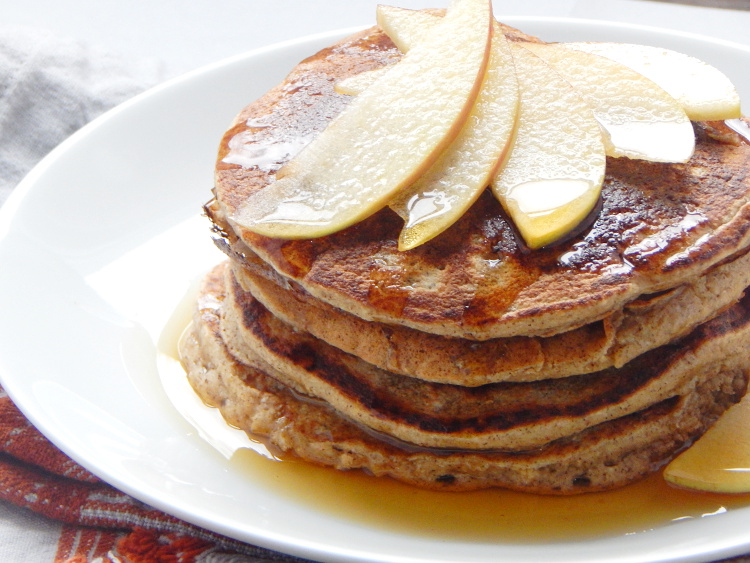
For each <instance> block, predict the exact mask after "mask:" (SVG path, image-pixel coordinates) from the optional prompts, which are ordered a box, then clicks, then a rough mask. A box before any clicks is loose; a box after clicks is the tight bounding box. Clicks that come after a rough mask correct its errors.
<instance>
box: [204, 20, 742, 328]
mask: <svg viewBox="0 0 750 563" xmlns="http://www.w3.org/2000/svg"><path fill="white" fill-rule="evenodd" d="M399 56H400V55H399V52H398V51H397V50H396V49H395V47H394V46H393V45H392V44H391V42H390V41H389V40H388V38H387V37H386V36H385V35H384V34H383V33H382V32H381V31H380V30H379V29H378V28H372V29H370V30H367V31H364V32H362V33H359V34H356V35H354V36H352V37H350V38H348V39H344V40H343V41H341V42H339V43H337V44H335V45H333V46H331V47H329V48H327V49H324V50H322V51H320V52H319V53H317V54H316V55H314V56H312V57H310V58H308V59H306V60H305V61H303V62H302V63H301V64H300V65H298V66H297V67H296V68H295V69H294V70H293V71H292V72H291V74H289V76H288V77H287V78H286V79H285V80H284V81H283V82H282V83H281V84H280V85H279V86H278V87H276V88H274V89H272V90H271V91H270V92H269V93H268V94H266V95H265V96H263V97H262V98H260V99H259V100H257V101H255V102H253V103H251V104H250V105H249V106H247V107H246V108H245V109H244V110H242V111H241V112H240V114H239V115H238V116H237V118H236V120H235V121H234V123H233V125H232V127H231V128H230V129H229V130H228V131H227V133H226V135H225V136H224V138H223V140H222V142H221V146H220V149H219V154H218V162H217V167H216V177H215V195H216V204H215V205H216V207H217V208H218V210H219V214H218V215H221V216H223V217H227V218H229V221H228V225H227V226H225V227H226V228H225V230H224V231H223V233H224V234H225V235H227V237H228V239H227V241H226V242H227V244H226V245H225V247H228V246H231V245H232V244H235V248H234V252H235V253H237V254H241V253H242V246H245V247H247V248H249V250H251V251H252V252H253V253H255V254H257V255H258V256H259V257H260V258H261V259H262V260H263V261H264V262H266V263H267V264H269V266H271V267H272V268H274V270H275V271H276V272H278V273H279V274H280V275H282V276H283V277H285V278H287V279H289V280H292V281H294V282H296V283H298V284H299V285H300V286H301V287H302V288H304V290H305V291H306V292H308V293H309V294H310V295H312V296H313V297H314V298H316V299H318V300H320V301H323V302H325V303H328V304H329V305H331V306H333V307H336V308H338V309H341V310H344V311H346V312H347V313H350V314H353V315H355V316H359V317H361V318H363V319H365V320H370V321H376V322H382V323H387V324H398V325H402V326H407V327H411V328H415V329H418V330H421V331H424V332H428V333H434V334H440V335H444V336H452V337H459V338H467V339H476V340H486V339H492V338H500V337H511V336H519V335H520V336H549V335H552V334H558V333H561V332H567V331H570V330H573V329H575V328H577V327H581V326H584V325H587V324H590V323H593V322H596V321H598V320H601V319H604V318H605V317H607V316H608V315H610V314H611V312H612V311H615V310H619V309H621V308H623V307H624V306H625V304H627V303H628V302H630V301H632V300H634V299H636V298H637V297H639V296H640V295H643V294H651V293H656V292H661V291H665V290H669V289H672V288H675V287H678V286H680V285H683V284H687V283H692V282H694V281H695V280H696V279H697V278H699V277H700V276H702V275H703V274H704V273H705V272H707V271H708V270H710V269H711V268H713V267H715V266H717V265H719V264H721V263H722V262H724V261H726V260H728V259H730V258H731V257H733V256H737V255H739V254H742V253H743V252H744V250H745V249H746V248H747V246H748V243H749V242H750V220H749V219H750V178H749V177H748V170H750V145H748V144H747V143H745V142H738V143H728V142H725V141H722V140H717V138H720V137H721V136H720V135H715V134H710V133H712V131H711V130H707V129H706V128H705V127H704V126H703V125H701V124H696V125H695V129H696V150H695V154H694V156H693V158H692V159H691V160H690V161H689V162H688V163H686V164H664V163H652V162H645V161H635V160H629V159H626V158H610V159H608V161H607V174H606V178H605V182H604V186H603V189H602V198H601V206H600V208H599V209H598V210H597V212H596V213H595V214H594V215H593V216H592V218H591V220H590V222H589V224H587V225H585V228H582V229H581V230H580V232H579V233H578V234H577V235H575V236H572V237H571V238H569V239H568V240H566V241H565V242H563V243H560V244H558V245H556V246H553V247H548V248H544V249H541V250H535V251H533V252H530V251H528V250H527V249H525V248H524V247H523V245H522V243H520V242H519V238H518V237H517V235H516V232H515V230H514V227H513V226H512V225H511V224H510V222H509V221H508V219H507V218H506V216H505V214H504V212H503V210H502V208H501V206H500V204H499V203H498V202H497V201H496V199H495V198H494V197H493V196H492V195H491V194H490V193H489V192H485V193H484V194H483V195H482V196H481V197H480V198H479V200H478V201H477V202H476V203H475V204H474V205H473V206H472V207H471V209H470V210H469V211H468V212H467V213H466V214H465V215H464V216H463V217H462V219H460V220H459V221H458V222H457V223H456V224H454V225H453V226H452V227H451V228H449V229H448V230H447V231H445V232H444V233H443V234H441V235H440V236H438V237H436V238H435V239H433V240H432V241H430V243H428V244H425V245H422V246H420V247H417V248H415V249H413V250H410V251H407V252H399V251H398V250H397V239H398V234H399V232H400V229H401V227H402V224H403V222H402V220H401V219H400V218H399V217H398V216H397V215H396V214H395V213H393V212H392V211H390V210H389V209H387V208H386V209H383V210H381V211H379V212H377V213H375V214H374V215H372V216H371V217H369V218H368V219H366V220H364V221H362V222H361V223H359V224H357V225H354V226H352V227H350V228H348V229H346V230H344V231H341V232H339V233H335V234H332V235H330V236H326V237H322V238H319V239H314V240H293V241H282V240H277V239H270V238H266V237H263V236H260V235H256V234H254V233H252V232H250V231H248V230H245V229H242V228H240V227H238V226H237V225H236V224H233V223H232V221H231V217H232V216H233V214H234V212H235V211H236V210H237V208H238V206H239V205H240V204H241V203H242V202H243V201H244V200H245V199H246V198H247V197H248V196H249V195H250V194H252V193H254V192H255V191H257V190H261V189H263V188H264V186H266V185H268V184H269V182H271V181H272V180H273V179H274V177H275V173H276V171H277V170H278V169H279V167H280V166H281V165H282V164H284V163H285V162H286V161H287V160H288V159H289V158H290V157H291V156H293V155H294V154H296V152H298V151H299V150H300V149H301V148H302V147H303V146H304V145H305V144H306V143H307V142H308V141H309V140H310V139H311V138H312V137H313V136H314V135H315V134H316V133H318V132H319V131H321V130H322V129H324V128H325V127H326V125H327V124H328V123H330V121H331V120H332V119H333V118H334V117H335V116H336V115H337V114H338V113H339V112H340V111H341V110H342V108H344V107H345V106H346V104H347V101H348V98H347V97H346V96H342V95H339V94H336V93H334V91H333V84H334V83H335V82H336V81H337V80H339V79H342V78H346V77H348V76H352V75H354V74H357V73H359V72H362V71H364V70H369V69H372V68H377V67H379V66H383V65H386V64H389V63H392V62H394V61H396V60H397V59H398V58H399ZM219 228H222V227H219ZM230 232H231V233H230ZM234 237H236V240H233V239H234ZM238 245H239V246H238Z"/></svg>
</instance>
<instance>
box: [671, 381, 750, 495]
mask: <svg viewBox="0 0 750 563" xmlns="http://www.w3.org/2000/svg"><path fill="white" fill-rule="evenodd" d="M664 478H665V479H666V480H667V481H668V482H670V483H672V484H673V485H677V486H678V487H684V488H688V489H697V490H699V491H709V492H715V493H750V395H746V396H745V398H743V399H742V401H740V402H739V403H738V404H736V405H734V406H733V407H731V408H730V409H729V410H728V411H727V412H725V413H724V415H723V416H722V417H721V418H720V419H719V420H717V421H716V424H714V425H713V426H712V427H711V428H710V429H709V430H708V432H706V433H705V434H704V435H703V436H702V437H701V438H699V439H698V441H697V442H695V444H693V445H692V446H691V447H690V448H688V449H687V450H685V451H684V452H682V453H681V454H680V455H679V456H677V457H676V458H675V459H673V460H672V461H671V462H670V463H669V465H667V467H666V468H665V469H664Z"/></svg>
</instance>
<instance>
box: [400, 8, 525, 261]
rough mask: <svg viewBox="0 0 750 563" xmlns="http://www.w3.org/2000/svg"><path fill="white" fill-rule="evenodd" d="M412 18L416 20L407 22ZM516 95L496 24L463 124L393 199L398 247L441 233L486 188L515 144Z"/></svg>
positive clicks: (503, 40) (506, 50) (507, 51)
mask: <svg viewBox="0 0 750 563" xmlns="http://www.w3.org/2000/svg"><path fill="white" fill-rule="evenodd" d="M413 23H417V22H416V20H413V21H410V22H409V25H412V24H413ZM419 25H421V24H419ZM403 27H406V26H403ZM518 100H519V96H518V82H517V80H516V72H515V66H514V64H513V56H512V55H511V53H510V47H509V46H508V42H507V40H506V38H505V36H504V35H503V33H502V30H501V29H500V26H499V25H497V24H495V31H494V34H493V37H492V50H491V52H490V60H489V63H488V66H487V74H486V76H485V80H484V83H483V85H482V90H481V91H480V93H479V96H477V101H476V103H475V104H474V108H473V109H472V111H471V114H470V115H469V119H468V120H467V122H466V124H465V125H464V128H463V129H462V130H461V133H460V134H459V135H458V137H457V138H456V140H455V141H453V143H452V144H451V145H450V146H449V147H448V148H447V149H446V150H445V152H444V153H443V154H442V155H441V157H440V159H439V160H438V161H437V162H436V163H435V164H434V165H433V166H432V167H431V168H430V169H429V170H428V171H427V172H426V173H425V174H424V175H423V176H422V177H421V178H419V180H417V181H416V182H415V183H414V184H412V185H411V186H409V187H408V188H406V189H405V190H403V191H402V192H399V193H398V195H396V196H395V198H394V199H393V200H392V201H391V202H390V204H389V205H390V207H391V209H393V210H394V211H395V212H396V213H398V214H399V215H400V216H401V217H402V218H403V219H404V227H403V229H402V230H401V235H400V236H399V241H398V244H399V250H409V249H412V248H414V247H416V246H419V245H421V244H423V243H425V242H427V241H429V240H431V239H432V238H434V237H436V236H437V235H439V234H440V233H442V232H443V231H444V230H445V229H447V228H448V227H450V226H451V225H452V224H453V223H455V222H456V221H457V220H458V219H459V218H460V217H461V216H462V215H463V214H464V213H465V212H466V210H467V209H468V208H469V207H471V205H472V204H473V203H474V202H475V201H476V200H477V198H478V197H479V196H480V195H481V193H482V192H483V191H484V190H485V188H486V187H487V185H488V184H489V180H490V178H491V177H492V175H493V174H494V172H495V171H496V169H497V167H498V166H499V164H500V162H501V161H502V158H503V155H504V154H505V152H506V151H507V150H508V148H509V147H510V145H511V144H512V138H513V133H514V131H515V126H516V122H517V121H516V118H517V116H518Z"/></svg>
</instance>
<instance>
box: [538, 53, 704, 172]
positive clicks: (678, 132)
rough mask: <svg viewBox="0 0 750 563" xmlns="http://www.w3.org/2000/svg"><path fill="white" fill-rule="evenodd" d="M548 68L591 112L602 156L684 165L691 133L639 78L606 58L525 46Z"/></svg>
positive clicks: (673, 105) (683, 118)
mask: <svg viewBox="0 0 750 563" xmlns="http://www.w3.org/2000/svg"><path fill="white" fill-rule="evenodd" d="M524 47H526V48H527V49H529V50H531V51H532V52H533V53H534V54H536V55H538V56H539V57H541V58H543V59H544V60H545V61H546V62H547V63H549V64H550V65H552V66H553V67H554V68H555V70H557V71H558V72H559V73H560V74H561V75H562V76H563V78H565V79H566V80H567V81H568V82H570V83H571V84H572V85H573V87H574V88H576V89H577V90H578V92H579V94H580V95H581V97H582V98H583V99H584V100H585V101H586V102H587V103H588V104H589V105H590V106H591V109H592V111H593V112H594V116H595V117H596V119H597V120H598V121H599V123H600V124H601V125H602V127H604V129H605V130H606V132H607V134H608V136H609V139H607V137H605V143H606V147H607V154H608V155H610V156H614V157H623V156H624V157H628V158H637V159H642V160H650V161H654V162H687V161H688V160H689V159H690V157H691V156H692V154H693V151H694V150H695V132H694V131H693V126H692V124H691V123H690V119H689V118H688V116H687V115H686V114H685V111H684V110H683V109H682V106H680V104H679V103H678V102H677V100H675V99H674V98H673V97H672V96H670V95H669V94H667V92H665V91H664V90H663V89H662V88H660V87H659V86H657V85H656V84H655V83H654V82H653V81H651V80H649V79H648V78H646V77H645V76H643V75H642V74H639V73H637V72H635V71H634V70H632V69H630V68H628V67H626V66H625V65H622V64H620V63H618V62H615V61H613V60H611V59H608V58H606V57H601V56H599V55H593V54H591V53H587V52H584V51H576V50H573V49H568V48H566V47H562V46H561V45H560V44H538V43H526V44H524Z"/></svg>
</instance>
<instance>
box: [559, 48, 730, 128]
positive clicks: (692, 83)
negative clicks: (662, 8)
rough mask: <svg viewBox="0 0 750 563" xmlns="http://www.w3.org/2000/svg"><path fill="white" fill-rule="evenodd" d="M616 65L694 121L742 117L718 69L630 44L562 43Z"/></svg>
mask: <svg viewBox="0 0 750 563" xmlns="http://www.w3.org/2000/svg"><path fill="white" fill-rule="evenodd" d="M561 45H562V46H564V47H566V48H568V49H575V50H577V51H585V52H587V53H593V54H596V55H601V56H603V57H607V58H608V59H612V60H614V61H617V62H618V63H620V64H623V65H625V66H627V67H629V68H632V69H633V70H635V71H636V72H638V73H640V74H642V75H643V76H645V77H646V78H649V79H651V80H653V81H654V82H656V83H657V84H658V85H659V86H661V87H662V88H663V89H664V90H665V91H667V92H668V93H669V94H670V95H671V96H672V97H673V98H675V99H676V100H677V101H678V102H679V103H680V105H682V108H683V109H684V110H685V113H687V115H688V117H689V118H690V119H692V120H693V121H714V120H723V119H735V118H738V117H740V96H739V94H738V93H737V89H736V88H735V87H734V84H732V81H731V80H729V78H727V76H726V75H725V74H724V73H722V72H721V71H720V70H718V69H717V68H715V67H713V66H711V65H709V64H708V63H705V62H703V61H701V60H700V59H696V58H695V57H691V56H690V55H685V54H683V53H678V52H677V51H672V50H670V49H664V48H661V47H650V46H647V45H633V44H630V43H606V42H603V43H596V42H592V43H561Z"/></svg>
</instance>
